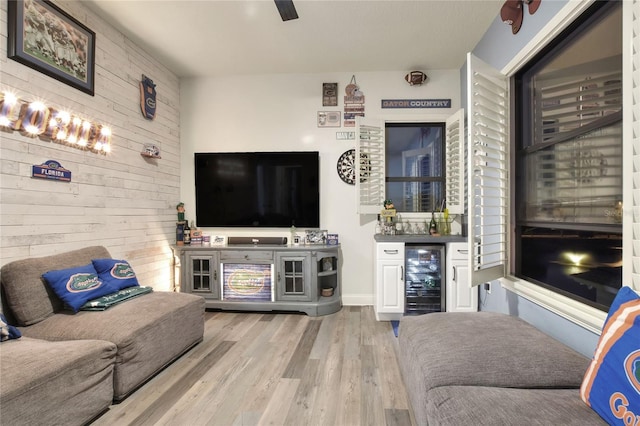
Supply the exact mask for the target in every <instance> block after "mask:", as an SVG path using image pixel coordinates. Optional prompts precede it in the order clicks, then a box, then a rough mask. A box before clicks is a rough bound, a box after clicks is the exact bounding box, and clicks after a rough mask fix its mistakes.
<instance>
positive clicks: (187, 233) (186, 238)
mask: <svg viewBox="0 0 640 426" xmlns="http://www.w3.org/2000/svg"><path fill="white" fill-rule="evenodd" d="M183 232H184V244H185V245H187V246H188V245H189V244H191V228H189V221H188V220H185V221H184V231H183Z"/></svg>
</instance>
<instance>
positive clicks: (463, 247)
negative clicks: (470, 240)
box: [447, 243, 469, 260]
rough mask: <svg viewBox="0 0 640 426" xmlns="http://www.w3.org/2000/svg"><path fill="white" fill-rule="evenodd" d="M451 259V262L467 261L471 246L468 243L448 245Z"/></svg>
mask: <svg viewBox="0 0 640 426" xmlns="http://www.w3.org/2000/svg"><path fill="white" fill-rule="evenodd" d="M447 250H448V251H449V256H450V257H449V258H450V259H451V260H466V259H467V258H468V257H469V245H468V244H467V243H449V244H447Z"/></svg>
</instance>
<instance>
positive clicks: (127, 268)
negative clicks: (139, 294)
mask: <svg viewBox="0 0 640 426" xmlns="http://www.w3.org/2000/svg"><path fill="white" fill-rule="evenodd" d="M91 262H92V263H93V267H94V268H96V271H97V272H98V277H99V278H100V279H101V280H102V281H104V282H106V283H107V284H109V285H110V286H112V287H113V288H115V289H116V291H118V290H122V289H123V288H127V287H133V286H136V285H140V284H139V283H138V278H136V273H135V272H133V268H132V267H131V265H129V262H127V261H126V260H118V259H110V258H106V259H93V260H91Z"/></svg>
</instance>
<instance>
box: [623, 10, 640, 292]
mask: <svg viewBox="0 0 640 426" xmlns="http://www.w3.org/2000/svg"><path fill="white" fill-rule="evenodd" d="M622 16H623V18H622V19H623V24H622V28H623V33H622V39H623V43H625V41H627V40H628V41H629V44H628V45H626V44H623V54H622V61H623V71H622V74H623V114H624V115H623V120H622V121H623V123H624V130H623V135H622V138H623V139H622V143H623V157H624V159H623V165H622V167H623V175H624V176H630V177H631V179H623V184H622V185H623V194H624V195H623V197H624V201H623V212H624V215H623V219H622V228H623V230H624V240H623V241H624V242H623V262H622V264H623V268H622V269H623V270H622V279H623V282H622V284H623V285H630V286H631V287H632V288H634V289H635V290H637V291H640V0H632V1H629V2H624V4H623V14H622ZM627 123H628V124H627Z"/></svg>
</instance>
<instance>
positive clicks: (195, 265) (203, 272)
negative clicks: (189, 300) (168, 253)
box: [188, 255, 219, 298]
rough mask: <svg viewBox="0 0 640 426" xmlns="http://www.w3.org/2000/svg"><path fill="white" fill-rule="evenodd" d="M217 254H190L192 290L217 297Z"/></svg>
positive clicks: (206, 295)
mask: <svg viewBox="0 0 640 426" xmlns="http://www.w3.org/2000/svg"><path fill="white" fill-rule="evenodd" d="M217 264H218V262H217V259H216V256H210V255H206V256H205V255H189V260H188V265H189V281H190V285H191V288H190V292H191V293H194V294H200V295H203V296H205V297H214V298H217V297H218V294H219V291H218V267H217Z"/></svg>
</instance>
